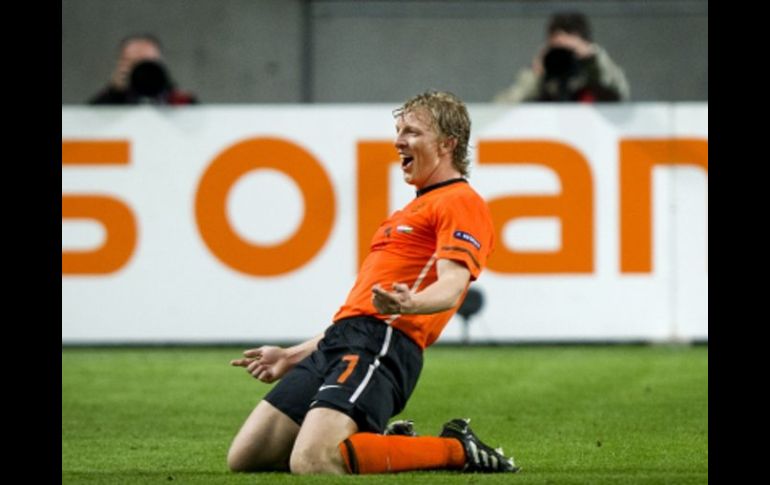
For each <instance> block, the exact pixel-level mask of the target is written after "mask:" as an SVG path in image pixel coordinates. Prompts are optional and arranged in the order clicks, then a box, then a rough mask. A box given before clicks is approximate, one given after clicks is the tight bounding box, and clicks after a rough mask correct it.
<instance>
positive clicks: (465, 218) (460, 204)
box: [436, 192, 494, 280]
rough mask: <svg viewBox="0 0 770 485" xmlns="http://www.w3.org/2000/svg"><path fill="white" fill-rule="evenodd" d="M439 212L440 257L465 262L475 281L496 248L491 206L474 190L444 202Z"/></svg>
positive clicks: (438, 238)
mask: <svg viewBox="0 0 770 485" xmlns="http://www.w3.org/2000/svg"><path fill="white" fill-rule="evenodd" d="M436 214H437V217H438V220H437V224H436V225H437V229H438V234H437V244H436V251H437V257H438V258H439V259H451V260H453V261H459V262H461V263H463V264H464V265H465V266H466V267H467V268H468V270H469V271H470V272H471V279H472V280H475V279H476V278H478V276H479V274H480V273H481V270H482V269H484V268H485V267H486V264H487V258H488V257H489V255H490V254H491V252H492V250H493V247H494V237H493V236H494V229H493V225H492V217H491V215H490V213H489V208H488V207H487V205H486V203H485V202H484V200H483V199H482V198H481V197H479V196H478V195H477V194H476V193H475V192H469V193H464V194H461V195H460V196H457V197H452V198H448V199H447V200H444V201H442V203H441V204H440V205H439V207H438V209H437V211H436Z"/></svg>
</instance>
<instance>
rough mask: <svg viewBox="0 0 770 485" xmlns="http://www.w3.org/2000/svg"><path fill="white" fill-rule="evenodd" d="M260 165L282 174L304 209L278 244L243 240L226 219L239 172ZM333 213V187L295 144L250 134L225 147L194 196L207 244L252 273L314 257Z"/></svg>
mask: <svg viewBox="0 0 770 485" xmlns="http://www.w3.org/2000/svg"><path fill="white" fill-rule="evenodd" d="M259 169H274V170H278V171H280V172H282V173H283V174H285V175H287V176H288V177H290V178H291V179H293V180H294V182H295V183H296V184H297V187H298V188H299V189H300V192H301V193H302V197H303V198H304V202H305V204H304V205H305V212H304V215H303V218H302V221H301V223H300V224H299V227H298V228H297V230H296V231H295V232H294V234H293V235H292V236H291V237H289V239H288V240H286V241H283V242H281V243H279V244H274V245H262V244H255V243H252V242H248V241H244V240H243V239H242V238H241V237H240V236H239V235H238V234H237V233H236V232H235V230H234V229H233V228H232V226H231V225H230V222H229V221H228V217H227V195H228V193H229V192H230V189H231V188H232V187H233V185H234V184H235V183H236V182H237V181H238V179H239V178H240V177H241V176H243V175H244V174H246V173H248V172H250V171H252V170H259ZM255 210H273V208H271V207H256V208H255ZM334 214H335V201H334V189H333V187H332V184H331V181H330V180H329V176H328V175H327V174H326V172H325V171H324V169H323V167H322V166H321V165H320V164H319V162H318V161H317V160H316V159H315V158H314V157H313V155H311V154H310V153H308V152H307V151H305V150H304V149H302V148H301V147H300V146H298V145H296V144H294V143H292V142H290V141H286V140H281V139H278V138H252V139H248V140H245V141H241V142H239V143H236V144H235V145H233V146H231V147H229V148H227V149H226V150H225V151H223V152H222V153H221V154H219V155H218V156H217V157H216V158H215V159H214V161H213V162H212V163H211V165H210V166H209V167H208V169H207V170H206V172H205V173H204V174H203V177H202V179H201V181H200V184H199V186H198V192H197V195H196V199H195V216H196V221H197V223H198V230H199V231H200V234H201V237H202V238H203V241H204V242H205V243H206V246H208V248H209V249H210V250H211V252H212V253H213V254H214V256H216V257H217V258H218V259H219V260H220V261H222V262H223V263H225V264H226V265H227V266H229V267H231V268H233V269H235V270H237V271H241V272H243V273H246V274H249V275H253V276H275V275H279V274H284V273H288V272H291V271H294V270H296V269H297V268H300V267H301V266H303V265H304V264H306V263H307V262H309V261H310V260H311V259H313V257H314V256H315V255H316V254H317V253H318V252H319V251H320V250H321V248H322V247H323V245H324V244H325V243H326V240H327V239H328V237H329V234H330V233H331V230H332V226H333V224H334Z"/></svg>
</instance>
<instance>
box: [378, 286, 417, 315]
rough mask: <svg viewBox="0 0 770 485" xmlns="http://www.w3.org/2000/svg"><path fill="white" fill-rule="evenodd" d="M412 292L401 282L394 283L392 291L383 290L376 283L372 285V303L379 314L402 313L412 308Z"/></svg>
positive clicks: (409, 311)
mask: <svg viewBox="0 0 770 485" xmlns="http://www.w3.org/2000/svg"><path fill="white" fill-rule="evenodd" d="M413 296H414V293H412V291H411V290H410V289H409V287H408V286H407V285H405V284H403V283H394V284H393V291H385V290H384V289H383V288H382V286H380V285H379V284H376V285H374V286H373V287H372V303H373V304H374V308H376V309H377V311H378V312H379V313H380V314H381V315H403V314H407V313H412V310H413V309H414V300H413Z"/></svg>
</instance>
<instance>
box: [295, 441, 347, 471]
mask: <svg viewBox="0 0 770 485" xmlns="http://www.w3.org/2000/svg"><path fill="white" fill-rule="evenodd" d="M335 453H337V454H339V451H338V449H337V447H334V448H333V449H331V448H328V447H322V446H317V447H313V448H301V449H298V448H295V449H294V450H293V451H292V452H291V458H290V459H289V469H290V470H291V473H293V474H295V475H310V474H316V473H338V474H339V473H344V470H343V469H341V468H340V464H339V463H338V462H339V461H340V460H341V457H338V456H335Z"/></svg>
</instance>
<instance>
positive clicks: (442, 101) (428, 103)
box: [393, 91, 471, 176]
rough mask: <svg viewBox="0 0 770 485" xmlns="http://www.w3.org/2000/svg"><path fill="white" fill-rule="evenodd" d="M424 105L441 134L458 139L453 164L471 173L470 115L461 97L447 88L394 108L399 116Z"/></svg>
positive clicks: (395, 113)
mask: <svg viewBox="0 0 770 485" xmlns="http://www.w3.org/2000/svg"><path fill="white" fill-rule="evenodd" d="M419 108H425V109H426V110H427V111H428V112H429V113H430V114H431V117H432V118H433V120H432V123H433V126H434V128H436V131H437V132H438V134H439V136H441V137H444V138H453V139H454V140H456V141H457V144H456V145H455V148H454V150H453V151H452V165H453V166H454V167H455V168H456V169H457V170H458V171H459V172H460V173H461V174H462V175H463V176H465V175H468V165H469V164H470V161H469V160H468V140H469V139H470V136H471V118H470V116H469V115H468V109H467V108H466V107H465V103H463V102H462V101H461V100H460V98H458V97H457V96H455V95H454V94H452V93H450V92H447V91H426V92H424V93H421V94H418V95H417V96H414V97H412V98H410V99H408V100H407V101H406V102H405V103H404V104H403V105H402V106H401V107H399V108H396V109H395V110H393V116H394V117H395V118H398V117H400V116H403V115H405V114H406V113H408V112H410V111H414V110H415V109H419Z"/></svg>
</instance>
